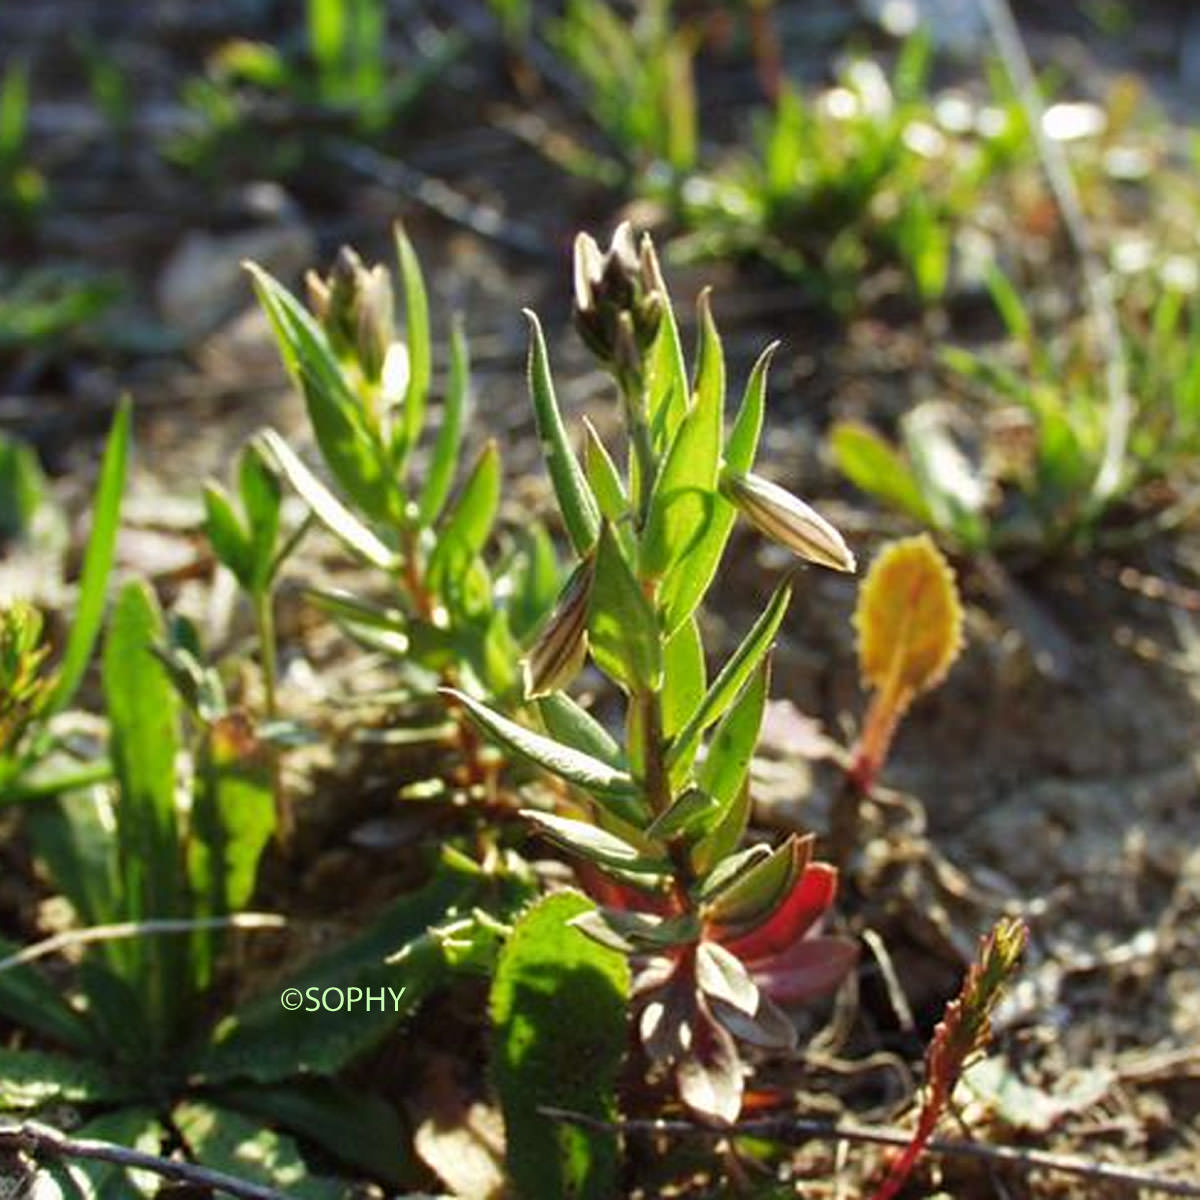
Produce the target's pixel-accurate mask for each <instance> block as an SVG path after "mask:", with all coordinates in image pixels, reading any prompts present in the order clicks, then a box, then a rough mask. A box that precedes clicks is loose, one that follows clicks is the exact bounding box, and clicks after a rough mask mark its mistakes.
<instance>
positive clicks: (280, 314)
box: [247, 263, 396, 520]
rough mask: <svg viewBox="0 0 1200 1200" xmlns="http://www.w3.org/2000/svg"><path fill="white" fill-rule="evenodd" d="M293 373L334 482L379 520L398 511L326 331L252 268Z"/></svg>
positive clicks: (372, 434) (385, 467)
mask: <svg viewBox="0 0 1200 1200" xmlns="http://www.w3.org/2000/svg"><path fill="white" fill-rule="evenodd" d="M247 270H249V272H250V275H251V278H252V280H253V282H254V290H255V292H256V293H257V295H258V298H259V302H260V303H261V304H262V306H263V308H264V309H265V310H266V313H267V317H268V318H269V320H270V322H271V327H272V329H273V330H274V331H275V338H276V341H277V342H278V345H279V351H280V355H281V357H282V358H283V362H284V366H285V367H286V368H287V370H288V373H289V374H290V375H291V376H292V377H293V379H295V380H296V382H297V383H298V384H299V386H300V389H301V391H302V392H303V394H304V401H305V405H306V407H307V409H308V417H309V420H310V422H311V423H312V427H313V434H314V435H315V436H316V439H317V445H318V446H319V447H320V449H321V457H322V458H323V459H324V460H325V463H326V465H327V466H328V467H329V470H330V472H331V473H332V474H333V477H334V479H336V480H337V482H338V484H339V485H340V486H341V487H342V489H343V490H344V491H345V493H346V495H347V496H349V497H350V499H351V500H353V501H354V503H355V504H356V505H357V506H358V507H359V508H361V509H362V510H363V511H364V512H366V513H367V514H368V515H369V516H371V517H372V518H374V519H376V520H382V519H384V518H386V517H388V516H389V514H390V513H391V510H392V509H393V508H394V507H395V506H396V481H395V479H394V476H393V474H392V472H391V469H390V465H389V464H387V463H386V456H385V455H384V454H383V452H382V447H381V446H380V445H379V441H378V431H377V430H375V429H373V428H371V427H369V426H368V424H367V421H366V417H365V414H364V412H363V409H362V406H361V405H360V404H359V402H358V400H357V398H356V397H355V395H354V393H353V392H352V391H351V390H350V386H349V384H348V383H347V382H346V378H345V376H344V375H343V373H342V369H341V367H340V366H339V364H338V361H337V358H336V356H335V355H334V353H333V350H332V349H331V348H330V345H329V341H328V339H327V338H326V336H325V333H324V331H323V330H322V329H321V327H320V326H319V325H318V324H317V323H316V322H315V321H314V320H313V318H312V317H311V316H310V315H309V313H308V312H307V311H306V309H305V308H304V306H303V305H302V304H301V303H300V302H299V300H297V299H296V297H295V296H293V295H292V294H291V292H289V291H288V290H287V288H285V287H284V286H283V285H282V284H281V283H279V281H278V280H276V279H274V278H272V277H271V276H270V275H268V274H267V272H266V271H264V270H262V269H261V268H260V267H257V266H255V265H254V264H253V263H250V264H248V265H247Z"/></svg>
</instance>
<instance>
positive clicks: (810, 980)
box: [750, 937, 858, 1004]
mask: <svg viewBox="0 0 1200 1200" xmlns="http://www.w3.org/2000/svg"><path fill="white" fill-rule="evenodd" d="M857 961H858V947H857V946H856V945H855V944H854V943H853V942H849V941H846V939H845V938H838V937H814V938H806V939H805V940H804V941H802V942H797V943H796V944H795V945H794V946H793V947H792V948H791V949H790V950H786V951H784V953H782V954H777V955H776V956H775V957H774V958H768V959H763V960H762V961H760V962H757V963H755V964H754V965H753V966H752V967H751V969H750V974H751V976H752V977H753V979H754V982H755V983H757V984H758V986H759V987H760V988H761V989H762V990H763V991H764V992H766V994H767V995H768V996H770V997H771V999H772V1000H774V1001H775V1002H776V1004H804V1003H806V1002H807V1001H809V1000H815V999H817V998H818V997H820V996H823V995H825V994H826V993H828V992H831V991H833V989H834V988H835V987H837V985H838V984H839V983H841V982H842V980H843V979H844V978H845V977H846V975H847V974H848V973H849V972H850V971H851V970H852V969H853V967H854V964H855V963H856V962H857Z"/></svg>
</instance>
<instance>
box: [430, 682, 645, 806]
mask: <svg viewBox="0 0 1200 1200" xmlns="http://www.w3.org/2000/svg"><path fill="white" fill-rule="evenodd" d="M442 691H443V694H445V695H447V696H449V697H451V698H452V699H454V700H456V701H457V702H458V703H459V704H461V705H462V706H463V707H464V708H465V709H466V710H467V714H468V716H470V717H471V719H472V720H473V721H474V722H475V723H476V724H477V725H478V726H479V727H480V728H481V729H482V730H483V731H484V733H486V734H487V735H488V736H489V737H490V738H492V739H493V740H494V741H495V742H497V743H498V744H499V745H500V746H502V747H503V748H504V749H505V750H507V751H508V752H509V753H511V754H515V755H517V756H518V757H519V758H523V759H527V760H528V761H530V762H532V763H536V764H537V765H538V766H540V767H543V768H544V769H545V770H547V771H549V772H550V773H551V774H552V775H558V776H560V777H561V778H563V779H565V780H567V782H569V783H573V784H575V785H576V786H577V787H581V788H583V790H584V791H585V792H588V793H589V794H590V795H592V796H594V797H596V799H598V800H602V801H606V802H608V803H610V804H613V805H615V806H617V807H618V808H620V809H625V810H628V809H629V807H630V805H636V803H637V801H638V798H639V789H638V786H637V783H636V781H635V780H634V779H633V777H632V776H631V775H629V774H628V773H627V772H625V771H621V770H618V769H617V768H616V767H613V766H610V765H609V764H608V763H606V762H602V761H601V760H600V759H598V758H593V757H592V756H591V755H589V754H584V753H582V752H581V751H579V750H575V749H573V748H572V747H570V746H566V745H563V743H562V742H556V741H554V740H552V739H551V738H548V737H545V736H544V735H543V734H540V733H534V732H533V730H531V729H526V728H525V727H524V726H523V725H518V724H517V723H516V722H515V721H510V720H509V719H508V718H507V717H503V716H501V715H500V714H499V713H497V712H493V711H492V710H491V709H490V708H488V707H487V706H486V705H485V704H481V703H480V702H479V701H478V700H475V699H472V697H470V696H468V695H466V694H465V693H463V692H456V691H454V690H453V689H452V688H443V689H442Z"/></svg>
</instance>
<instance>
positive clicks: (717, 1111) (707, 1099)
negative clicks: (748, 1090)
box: [675, 1004, 745, 1125]
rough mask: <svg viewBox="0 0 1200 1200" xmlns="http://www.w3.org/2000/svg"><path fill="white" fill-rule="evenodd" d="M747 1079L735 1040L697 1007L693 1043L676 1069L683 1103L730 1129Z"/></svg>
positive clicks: (704, 1010) (738, 1109) (703, 1010)
mask: <svg viewBox="0 0 1200 1200" xmlns="http://www.w3.org/2000/svg"><path fill="white" fill-rule="evenodd" d="M744 1075H745V1067H744V1066H743V1065H742V1060H741V1058H740V1057H739V1056H738V1051H737V1046H736V1044H735V1043H734V1040H733V1037H732V1036H731V1035H730V1033H729V1031H728V1030H727V1029H726V1028H725V1026H724V1025H722V1024H720V1023H719V1022H718V1021H716V1020H714V1019H713V1017H712V1016H710V1015H709V1013H708V1012H707V1011H706V1009H705V1008H704V1007H703V1006H702V1005H699V1004H698V1005H697V1008H696V1011H695V1014H694V1017H693V1019H692V1021H691V1040H690V1042H689V1045H688V1048H687V1051H686V1053H685V1054H684V1055H683V1057H682V1058H680V1060H679V1063H678V1065H677V1066H676V1068H675V1081H676V1084H677V1085H678V1087H679V1097H680V1099H681V1100H682V1101H683V1102H684V1104H686V1105H687V1106H688V1108H690V1109H691V1110H692V1111H693V1112H695V1113H698V1114H699V1115H700V1116H702V1117H706V1118H708V1119H709V1120H710V1121H716V1122H719V1123H724V1124H728V1125H731V1124H733V1122H734V1121H736V1120H737V1118H738V1113H739V1112H741V1109H742V1092H743V1089H744V1086H745V1084H744Z"/></svg>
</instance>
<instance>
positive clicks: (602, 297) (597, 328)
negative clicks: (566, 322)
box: [574, 221, 663, 378]
mask: <svg viewBox="0 0 1200 1200" xmlns="http://www.w3.org/2000/svg"><path fill="white" fill-rule="evenodd" d="M574 276H575V327H576V328H577V329H578V330H579V335H580V337H582V338H583V340H584V342H585V344H586V345H587V347H588V349H589V350H591V351H592V353H593V354H595V355H596V357H597V358H598V359H599V360H600V361H601V362H603V363H604V364H605V365H607V366H609V367H611V368H614V369H616V370H618V371H619V372H620V374H621V377H622V378H626V377H628V376H629V375H630V373H631V369H633V373H634V374H636V375H639V376H640V374H641V359H642V355H643V354H645V352H646V351H647V350H648V349H649V348H650V346H651V344H652V343H653V341H654V338H655V336H656V335H657V333H658V327H659V324H660V323H661V321H662V313H663V298H662V295H661V294H660V292H659V289H658V284H657V280H656V278H655V275H654V272H653V270H652V268H651V263H650V260H649V258H648V256H647V254H646V253H645V252H644V247H643V253H642V254H640V255H639V254H638V251H637V247H636V246H635V244H634V240H633V230H632V229H631V228H630V225H629V223H628V222H627V221H626V222H622V223H621V225H620V226H618V228H617V231H616V233H614V234H613V239H612V242H611V244H610V246H609V249H608V251H607V253H601V251H600V247H599V246H598V245H597V244H596V241H595V239H594V238H592V237H591V236H590V235H589V234H586V233H581V234H580V235H579V236H578V237H577V238H576V239H575V262H574ZM631 360H632V361H631Z"/></svg>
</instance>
